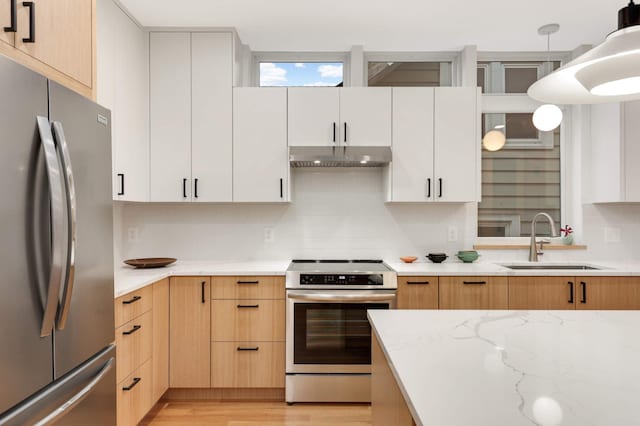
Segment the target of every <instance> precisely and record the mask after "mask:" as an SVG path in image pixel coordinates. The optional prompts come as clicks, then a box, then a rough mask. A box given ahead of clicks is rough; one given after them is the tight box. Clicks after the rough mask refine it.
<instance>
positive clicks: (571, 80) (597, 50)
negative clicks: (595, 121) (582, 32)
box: [527, 0, 640, 104]
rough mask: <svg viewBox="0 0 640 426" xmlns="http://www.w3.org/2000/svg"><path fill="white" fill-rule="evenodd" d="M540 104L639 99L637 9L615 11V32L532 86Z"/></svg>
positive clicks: (639, 20)
mask: <svg viewBox="0 0 640 426" xmlns="http://www.w3.org/2000/svg"><path fill="white" fill-rule="evenodd" d="M527 93H528V94H529V96H530V97H532V98H533V99H536V100H538V101H540V102H549V103H563V104H596V103H604V102H624V101H631V100H637V99H640V6H639V5H636V4H635V3H634V2H633V0H631V1H630V2H629V4H628V5H627V6H626V7H623V8H622V9H620V10H619V11H618V30H617V31H615V32H613V33H611V34H609V35H608V36H607V38H606V40H605V41H604V42H603V43H602V44H600V45H598V46H596V47H594V48H593V49H591V50H589V51H588V52H587V53H585V54H583V55H581V56H579V57H578V58H576V59H574V60H573V61H571V62H569V63H568V64H566V65H564V66H563V67H561V68H560V69H558V70H556V71H554V72H553V73H551V74H549V75H547V76H546V77H544V78H542V79H540V80H538V81H537V82H536V83H534V84H533V85H532V86H531V87H530V88H529V91H528V92H527Z"/></svg>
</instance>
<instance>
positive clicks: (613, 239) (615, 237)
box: [604, 227, 620, 243]
mask: <svg viewBox="0 0 640 426" xmlns="http://www.w3.org/2000/svg"><path fill="white" fill-rule="evenodd" d="M604 242H605V243H619V242H620V228H609V227H606V228H604Z"/></svg>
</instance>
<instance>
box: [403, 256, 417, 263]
mask: <svg viewBox="0 0 640 426" xmlns="http://www.w3.org/2000/svg"><path fill="white" fill-rule="evenodd" d="M416 259H417V257H415V256H405V257H401V258H400V260H402V261H403V262H404V263H413V262H415V261H416Z"/></svg>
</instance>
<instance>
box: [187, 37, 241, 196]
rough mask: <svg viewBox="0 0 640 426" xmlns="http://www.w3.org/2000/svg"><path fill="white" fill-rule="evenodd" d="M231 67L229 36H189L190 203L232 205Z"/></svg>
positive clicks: (231, 41) (231, 51) (231, 53)
mask: <svg viewBox="0 0 640 426" xmlns="http://www.w3.org/2000/svg"><path fill="white" fill-rule="evenodd" d="M232 65H233V40H232V34H231V33H193V34H192V35H191V78H192V82H191V102H192V109H191V111H192V117H191V126H192V127H191V131H192V139H191V174H192V177H193V179H192V182H191V184H192V188H191V194H192V200H193V201H201V202H207V201H208V202H214V201H231V192H232V182H231V179H232V170H231V168H232V161H233V160H232V143H233V140H232V138H233V136H232V126H233V124H232V123H233V120H232V113H233V107H232V101H233V95H232V86H233V67H232Z"/></svg>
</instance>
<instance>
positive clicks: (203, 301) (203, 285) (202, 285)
mask: <svg viewBox="0 0 640 426" xmlns="http://www.w3.org/2000/svg"><path fill="white" fill-rule="evenodd" d="M205 285H207V284H206V282H205V281H202V283H201V291H202V303H205V301H206V299H205V297H204V287H205Z"/></svg>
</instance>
